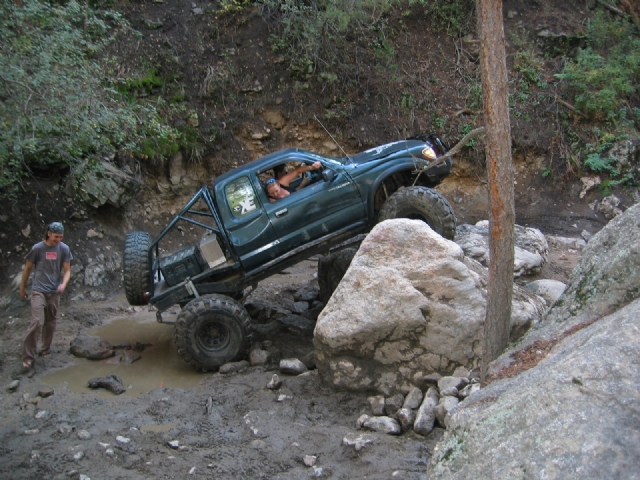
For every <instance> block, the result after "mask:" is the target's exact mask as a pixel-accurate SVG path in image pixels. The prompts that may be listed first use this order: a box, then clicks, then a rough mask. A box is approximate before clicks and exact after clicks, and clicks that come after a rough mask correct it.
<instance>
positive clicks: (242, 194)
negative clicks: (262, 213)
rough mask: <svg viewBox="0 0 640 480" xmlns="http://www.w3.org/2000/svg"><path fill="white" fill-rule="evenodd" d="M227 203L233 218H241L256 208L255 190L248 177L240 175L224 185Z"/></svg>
mask: <svg viewBox="0 0 640 480" xmlns="http://www.w3.org/2000/svg"><path fill="white" fill-rule="evenodd" d="M224 193H225V195H226V196H227V203H228V204H229V208H230V209H231V214H232V215H233V216H234V217H235V218H242V217H243V216H245V215H247V214H248V213H251V212H253V211H254V210H255V209H256V208H258V202H257V199H256V192H255V191H254V189H253V187H252V186H251V182H250V181H249V177H240V178H238V179H236V180H234V181H232V182H230V183H229V184H228V185H227V186H226V187H224Z"/></svg>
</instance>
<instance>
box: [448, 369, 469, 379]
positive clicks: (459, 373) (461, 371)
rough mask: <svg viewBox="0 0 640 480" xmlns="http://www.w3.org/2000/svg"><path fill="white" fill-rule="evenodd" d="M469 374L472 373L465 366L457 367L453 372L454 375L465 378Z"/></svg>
mask: <svg viewBox="0 0 640 480" xmlns="http://www.w3.org/2000/svg"><path fill="white" fill-rule="evenodd" d="M469 375H471V373H470V372H469V370H467V369H466V368H464V367H458V368H456V369H455V370H454V371H453V373H452V374H451V376H452V377H464V378H468V377H469Z"/></svg>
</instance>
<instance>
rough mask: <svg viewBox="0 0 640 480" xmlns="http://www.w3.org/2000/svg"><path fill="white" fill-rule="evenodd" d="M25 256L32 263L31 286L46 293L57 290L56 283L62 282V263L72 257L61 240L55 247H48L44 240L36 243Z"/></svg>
mask: <svg viewBox="0 0 640 480" xmlns="http://www.w3.org/2000/svg"><path fill="white" fill-rule="evenodd" d="M25 258H26V259H27V260H29V261H30V262H31V263H33V268H34V274H33V283H32V286H31V288H32V289H33V290H35V291H36V292H40V293H46V294H52V293H56V292H57V291H58V285H60V284H61V283H62V273H61V272H62V264H63V263H65V262H70V261H71V260H72V259H73V257H72V256H71V250H69V247H68V246H67V245H66V244H64V243H62V242H60V243H59V244H58V245H56V246H55V247H49V246H48V245H47V244H46V243H44V242H40V243H36V244H35V245H34V246H33V247H31V251H30V252H29V253H28V254H27V256H26V257H25Z"/></svg>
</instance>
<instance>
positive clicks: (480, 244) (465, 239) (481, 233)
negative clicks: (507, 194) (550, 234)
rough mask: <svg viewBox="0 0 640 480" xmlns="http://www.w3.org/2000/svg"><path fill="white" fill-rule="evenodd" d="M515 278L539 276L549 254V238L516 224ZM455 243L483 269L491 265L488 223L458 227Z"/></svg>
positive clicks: (482, 222)
mask: <svg viewBox="0 0 640 480" xmlns="http://www.w3.org/2000/svg"><path fill="white" fill-rule="evenodd" d="M514 233H515V257H514V270H513V275H514V277H520V276H523V275H531V274H535V273H540V270H541V268H542V265H544V263H545V261H546V257H547V255H548V253H549V244H548V243H547V239H546V238H545V236H544V235H543V234H542V232H540V230H538V229H536V228H529V227H522V226H520V225H515V231H514ZM456 243H457V244H458V245H460V246H461V247H462V249H463V250H464V253H465V255H467V256H469V257H471V258H474V259H476V260H477V261H479V262H480V263H481V264H482V265H483V266H485V267H487V266H488V265H489V221H488V220H482V221H480V222H478V223H476V224H475V225H467V224H465V225H459V226H458V227H457V228H456Z"/></svg>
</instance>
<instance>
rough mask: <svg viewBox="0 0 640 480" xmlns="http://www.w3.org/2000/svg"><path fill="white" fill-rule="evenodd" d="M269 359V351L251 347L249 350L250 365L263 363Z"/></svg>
mask: <svg viewBox="0 0 640 480" xmlns="http://www.w3.org/2000/svg"><path fill="white" fill-rule="evenodd" d="M268 361H269V352H267V351H266V350H262V349H253V350H251V351H250V352H249V363H250V364H251V366H252V367H255V366H257V365H265V364H266V363H267V362H268Z"/></svg>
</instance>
